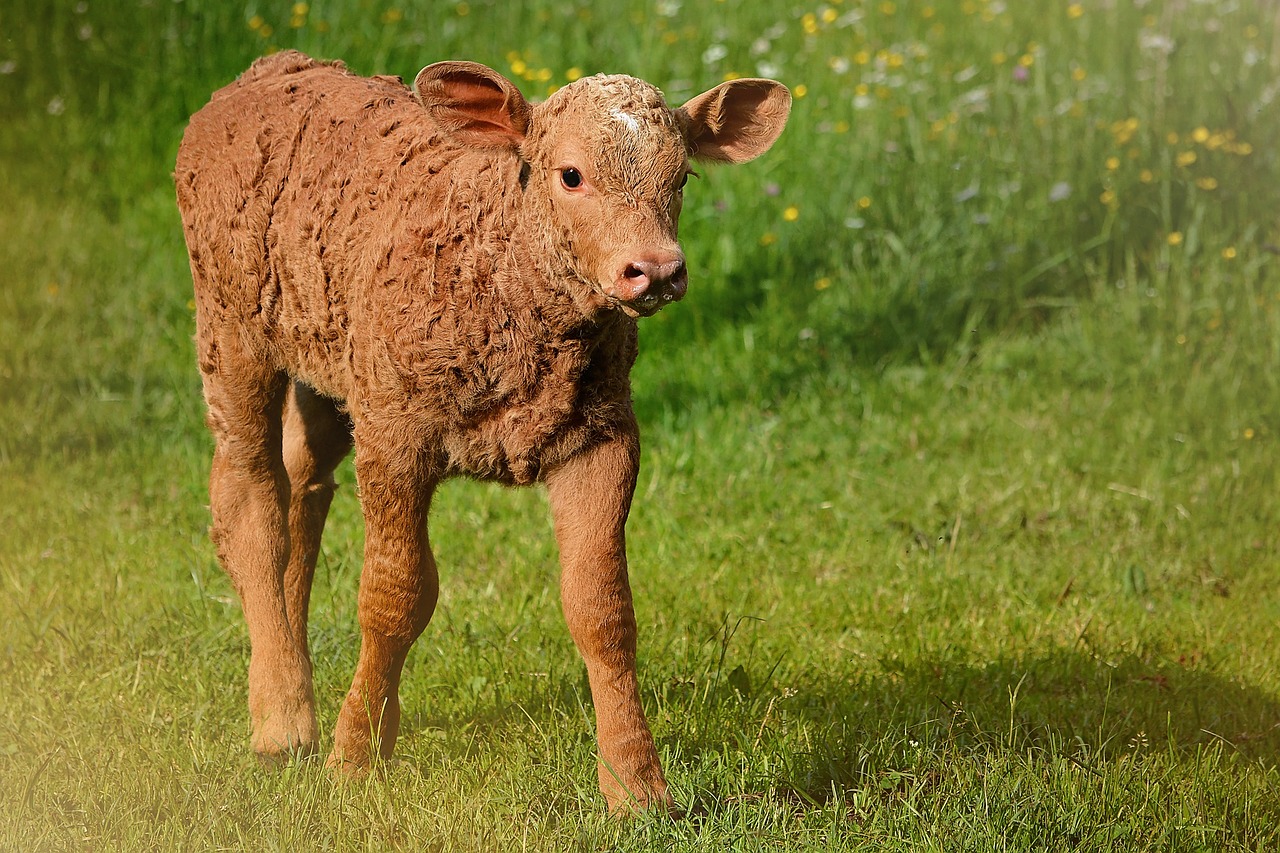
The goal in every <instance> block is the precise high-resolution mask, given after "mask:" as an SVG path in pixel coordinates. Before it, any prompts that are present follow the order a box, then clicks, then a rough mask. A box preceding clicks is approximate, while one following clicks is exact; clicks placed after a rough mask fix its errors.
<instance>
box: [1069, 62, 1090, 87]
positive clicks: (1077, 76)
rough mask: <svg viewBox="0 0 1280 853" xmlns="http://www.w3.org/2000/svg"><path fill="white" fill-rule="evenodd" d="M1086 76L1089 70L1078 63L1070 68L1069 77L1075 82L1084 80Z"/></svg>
mask: <svg viewBox="0 0 1280 853" xmlns="http://www.w3.org/2000/svg"><path fill="white" fill-rule="evenodd" d="M1088 76H1089V72H1088V71H1085V70H1084V69H1083V68H1081V67H1080V66H1079V65H1077V66H1076V67H1075V68H1072V69H1071V79H1072V80H1075V81H1076V82H1077V83H1079V82H1081V81H1082V80H1084V78H1086V77H1088Z"/></svg>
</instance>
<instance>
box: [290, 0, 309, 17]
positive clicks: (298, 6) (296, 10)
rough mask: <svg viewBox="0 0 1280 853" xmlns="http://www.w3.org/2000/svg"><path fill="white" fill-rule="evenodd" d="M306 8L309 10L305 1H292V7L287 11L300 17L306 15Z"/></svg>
mask: <svg viewBox="0 0 1280 853" xmlns="http://www.w3.org/2000/svg"><path fill="white" fill-rule="evenodd" d="M308 10H309V7H308V6H307V4H306V3H294V4H293V8H292V9H290V10H289V11H291V12H292V13H293V17H295V18H302V17H305V16H306V14H307V12H308Z"/></svg>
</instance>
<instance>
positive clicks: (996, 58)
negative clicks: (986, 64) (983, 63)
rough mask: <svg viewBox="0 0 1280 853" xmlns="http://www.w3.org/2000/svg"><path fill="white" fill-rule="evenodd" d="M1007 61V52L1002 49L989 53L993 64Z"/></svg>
mask: <svg viewBox="0 0 1280 853" xmlns="http://www.w3.org/2000/svg"><path fill="white" fill-rule="evenodd" d="M1008 61H1009V57H1008V55H1007V54H1005V52H1004V51H1003V50H1000V51H996V52H995V53H993V54H991V63H992V64H993V65H1004V64H1005V63H1006V62H1008Z"/></svg>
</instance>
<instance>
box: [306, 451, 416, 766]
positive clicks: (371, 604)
mask: <svg viewBox="0 0 1280 853" xmlns="http://www.w3.org/2000/svg"><path fill="white" fill-rule="evenodd" d="M356 478H357V480H358V481H359V485H360V504H361V507H362V508H363V510H364V520H365V546H364V567H363V568H362V569H361V572H360V596H359V601H358V604H357V609H358V613H359V620H360V658H359V661H358V663H357V664H356V674H355V678H354V679H353V680H352V682H351V689H350V690H349V691H348V692H347V698H346V700H345V701H344V702H343V705H342V711H341V712H340V713H339V715H338V724H337V727H336V730H335V732H334V745H333V753H332V754H331V755H330V756H329V765H330V766H331V767H336V768H340V769H344V770H349V771H356V772H361V771H363V770H364V769H366V768H368V766H369V764H370V762H371V760H372V759H373V757H374V755H375V753H376V754H378V755H380V756H381V757H383V758H389V757H390V756H391V752H392V750H393V749H394V747H395V742H396V735H397V734H398V733H399V730H400V674H401V671H402V670H403V669H404V662H405V657H406V656H407V655H408V654H409V648H410V646H412V645H413V641H414V640H416V639H417V638H418V635H419V634H421V633H422V630H423V629H424V628H425V627H426V626H427V623H428V622H429V621H431V614H432V613H433V612H434V611H435V606H436V598H437V596H438V593H439V580H438V576H437V573H436V564H435V559H434V558H433V557H432V554H431V546H430V544H429V542H428V540H427V510H428V508H429V506H430V503H431V495H432V492H433V491H434V489H435V485H436V481H435V479H434V478H433V477H432V476H431V474H430V472H429V469H428V467H427V464H426V461H425V459H424V458H423V456H422V454H420V453H418V452H417V450H416V449H415V448H405V449H400V448H386V447H383V446H379V445H378V444H376V443H374V442H373V441H364V442H362V440H361V435H360V428H359V426H357V428H356Z"/></svg>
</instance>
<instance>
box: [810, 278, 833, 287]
mask: <svg viewBox="0 0 1280 853" xmlns="http://www.w3.org/2000/svg"><path fill="white" fill-rule="evenodd" d="M830 286H831V279H829V278H827V277H826V276H825V275H824V276H823V277H822V278H820V279H818V280H817V281H815V282H814V283H813V289H814V290H826V289H827V288H828V287H830Z"/></svg>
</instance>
